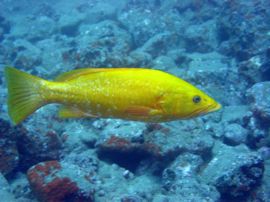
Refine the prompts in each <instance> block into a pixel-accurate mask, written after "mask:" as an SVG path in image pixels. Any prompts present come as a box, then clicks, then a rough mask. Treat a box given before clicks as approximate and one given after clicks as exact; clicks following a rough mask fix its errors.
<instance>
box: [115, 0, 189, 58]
mask: <svg viewBox="0 0 270 202" xmlns="http://www.w3.org/2000/svg"><path fill="white" fill-rule="evenodd" d="M130 5H131V3H128V4H127V11H125V10H123V12H121V13H120V14H119V15H118V21H120V23H121V24H122V25H123V26H124V27H125V28H126V29H127V30H128V32H129V33H132V35H133V39H134V46H135V48H140V47H142V46H143V44H147V41H150V40H151V38H152V37H154V38H153V39H155V40H156V39H157V36H158V38H159V37H160V33H163V34H164V30H166V32H165V33H168V32H169V33H171V36H173V37H171V38H174V36H175V38H174V39H175V40H174V43H170V42H171V41H170V42H169V41H168V43H166V42H165V43H164V46H160V47H161V48H162V51H163V50H166V49H167V48H168V46H170V45H172V46H177V44H178V43H180V41H181V39H183V37H182V33H183V31H184V29H185V28H186V26H187V22H186V21H185V20H184V19H183V17H181V16H180V15H178V14H177V12H175V11H174V10H173V9H172V8H168V9H166V8H165V9H164V10H160V11H159V12H154V10H153V9H152V8H146V4H145V2H141V6H139V8H138V2H136V4H134V7H135V8H134V7H131V8H130V7H129V6H130ZM148 5H151V6H153V5H155V4H154V3H153V2H151V3H149V4H148ZM170 9H171V10H170ZM169 10H170V11H171V12H168V11H169ZM162 22H163V23H162ZM163 34H161V35H163ZM177 36H178V37H177ZM153 39H152V40H153ZM152 40H151V41H152ZM160 45H161V44H160ZM152 51H153V53H154V54H155V55H156V54H158V51H154V50H152Z"/></svg>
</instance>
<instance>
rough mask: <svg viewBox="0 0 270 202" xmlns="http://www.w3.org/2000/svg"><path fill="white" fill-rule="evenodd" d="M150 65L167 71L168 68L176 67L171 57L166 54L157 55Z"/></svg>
mask: <svg viewBox="0 0 270 202" xmlns="http://www.w3.org/2000/svg"><path fill="white" fill-rule="evenodd" d="M151 67H153V68H154V69H159V70H163V71H167V70H168V69H172V68H177V66H176V64H175V63H174V61H173V59H171V58H169V57H167V56H159V57H157V58H156V59H155V60H154V61H153V63H152V65H151Z"/></svg>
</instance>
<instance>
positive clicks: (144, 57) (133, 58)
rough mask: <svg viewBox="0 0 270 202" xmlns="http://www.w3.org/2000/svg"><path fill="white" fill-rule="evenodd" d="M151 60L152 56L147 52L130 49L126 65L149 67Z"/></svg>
mask: <svg viewBox="0 0 270 202" xmlns="http://www.w3.org/2000/svg"><path fill="white" fill-rule="evenodd" d="M151 61H152V56H151V55H150V54H149V53H145V52H142V51H138V50H135V51H132V52H131V53H130V54H129V57H128V58H127V65H128V66H129V67H149V65H150V63H151Z"/></svg>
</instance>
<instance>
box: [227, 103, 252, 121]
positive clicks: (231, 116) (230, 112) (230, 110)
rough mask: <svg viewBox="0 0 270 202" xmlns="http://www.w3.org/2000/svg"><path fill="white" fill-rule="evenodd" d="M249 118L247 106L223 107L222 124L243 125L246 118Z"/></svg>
mask: <svg viewBox="0 0 270 202" xmlns="http://www.w3.org/2000/svg"><path fill="white" fill-rule="evenodd" d="M249 116H250V111H249V107H248V106H247V105H235V106H224V107H223V110H222V122H226V123H238V124H240V125H244V124H245V122H246V120H245V119H246V118H248V117H249Z"/></svg>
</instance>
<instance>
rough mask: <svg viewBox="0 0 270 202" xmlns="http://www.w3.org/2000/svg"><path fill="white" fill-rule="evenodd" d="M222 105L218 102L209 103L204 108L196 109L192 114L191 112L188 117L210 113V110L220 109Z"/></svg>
mask: <svg viewBox="0 0 270 202" xmlns="http://www.w3.org/2000/svg"><path fill="white" fill-rule="evenodd" d="M221 107H222V106H221V104H219V103H217V102H216V103H213V104H210V105H207V106H206V107H204V108H202V109H197V110H194V111H193V112H192V113H191V114H189V115H188V116H187V118H191V117H194V116H198V115H204V114H208V113H210V112H214V111H217V110H219V109H220V108H221Z"/></svg>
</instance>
